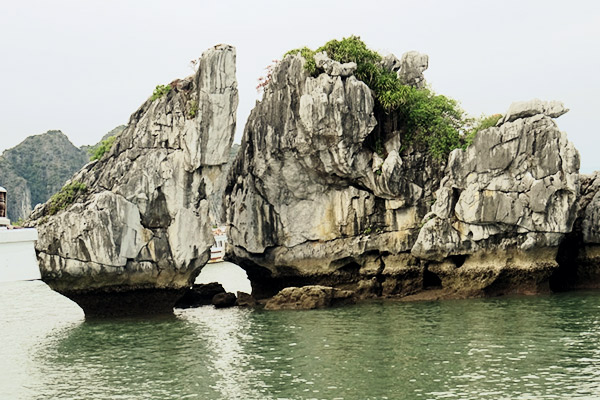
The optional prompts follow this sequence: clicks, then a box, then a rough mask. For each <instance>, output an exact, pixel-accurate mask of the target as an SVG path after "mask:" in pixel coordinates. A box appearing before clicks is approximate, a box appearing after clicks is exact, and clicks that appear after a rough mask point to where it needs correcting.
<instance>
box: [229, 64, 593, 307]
mask: <svg viewBox="0 0 600 400" xmlns="http://www.w3.org/2000/svg"><path fill="white" fill-rule="evenodd" d="M304 62H305V60H304V58H303V57H301V56H300V54H298V55H288V56H287V57H286V58H284V60H283V61H281V62H280V63H279V64H278V65H277V67H276V68H275V70H274V72H273V74H272V80H271V81H270V82H269V84H268V85H267V87H266V89H265V92H264V97H263V100H262V101H260V102H258V103H257V105H256V107H255V109H254V110H253V111H252V113H251V115H250V117H249V120H248V122H247V124H246V127H245V131H244V137H243V140H242V147H241V150H240V154H239V155H238V158H237V160H236V163H235V165H234V167H233V168H232V171H231V173H230V175H229V184H228V188H227V191H226V196H227V198H226V200H225V201H226V204H227V207H226V208H227V212H228V223H229V227H230V230H229V239H230V246H229V248H228V249H227V256H226V258H228V259H230V260H232V261H233V262H235V263H237V264H239V265H240V266H242V267H243V268H244V269H245V270H246V271H247V273H248V276H249V278H250V280H251V281H252V285H253V295H255V296H257V297H268V296H272V295H274V294H275V293H276V292H277V291H279V290H281V289H282V288H284V287H286V286H305V285H327V286H335V287H337V288H346V289H348V288H349V289H352V290H354V291H356V293H357V294H358V295H359V296H360V297H376V296H406V295H410V294H412V293H417V292H419V291H422V290H424V289H432V288H435V289H442V290H443V292H442V295H447V296H460V297H463V296H473V295H475V296H480V295H495V294H502V293H512V292H518V293H533V292H540V291H542V292H543V291H548V290H550V278H551V276H552V274H554V273H555V272H556V271H557V269H558V267H559V265H558V262H557V261H556V258H557V254H558V250H559V246H560V244H561V243H562V242H563V240H564V238H565V236H566V235H567V234H569V232H571V231H572V229H573V225H574V222H575V219H576V215H577V198H578V196H579V174H578V169H579V155H578V153H577V151H576V150H575V148H574V147H573V145H572V144H571V143H570V142H569V141H568V140H567V137H566V134H565V133H562V132H560V130H559V129H558V128H557V126H556V124H555V122H554V121H553V119H552V118H556V117H559V116H560V115H562V114H564V113H565V112H567V111H568V110H567V109H566V108H565V107H564V106H563V105H562V103H559V102H542V101H540V100H533V101H529V102H519V103H514V104H513V105H511V107H510V108H509V110H508V112H507V113H506V115H505V116H504V117H503V118H502V119H501V120H500V121H499V122H498V124H497V126H496V127H491V128H488V129H486V130H483V131H481V132H479V133H478V134H477V136H476V138H475V140H474V142H473V144H472V145H471V146H470V147H469V148H468V149H467V150H463V149H457V150H454V151H453V152H452V153H451V154H450V157H449V159H448V160H447V162H445V161H441V162H439V161H436V160H435V159H433V158H432V157H431V156H429V155H428V153H427V152H425V151H423V149H420V148H419V147H418V146H416V145H405V146H402V143H401V137H402V132H401V131H400V130H401V129H402V128H401V127H399V125H398V123H397V120H396V119H395V117H394V116H393V115H388V114H386V113H382V112H381V111H380V110H378V109H377V107H375V104H374V100H373V97H372V96H371V93H370V89H369V88H368V87H367V86H366V85H365V84H364V83H363V82H361V81H359V80H357V79H356V78H355V77H354V76H353V75H352V71H354V68H353V66H352V65H346V64H340V63H337V64H336V63H335V62H333V61H332V60H329V59H327V56H326V54H324V53H317V55H316V56H315V62H316V65H317V67H318V68H320V70H319V71H320V72H321V74H320V75H318V76H316V77H314V76H310V75H309V74H308V73H306V72H305V70H304V68H303V66H304ZM338 64H339V65H338ZM380 65H382V66H383V67H384V68H387V69H388V70H390V71H398V77H399V78H400V80H401V81H402V82H403V83H405V84H409V85H411V86H413V87H417V88H419V87H422V86H423V85H424V80H423V71H424V70H425V69H426V68H427V65H428V58H427V56H426V55H421V54H419V53H416V52H410V53H407V54H405V55H404V56H403V57H402V59H401V60H400V61H399V60H398V59H397V58H395V57H393V56H387V57H385V58H384V59H383V60H382V61H381V62H380ZM588 209H589V213H593V212H596V211H594V209H593V208H590V207H588ZM594 229H596V230H594ZM584 231H585V232H588V234H587V235H588V237H592V236H594V235H593V232H596V233H597V232H598V229H597V227H596V228H594V227H588V226H587V225H584ZM595 237H596V238H597V237H598V235H596V236H595ZM588 240H592V239H588ZM594 240H595V239H594ZM440 296H441V295H440V293H439V291H438V293H437V294H436V297H440Z"/></svg>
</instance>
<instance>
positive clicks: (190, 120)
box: [29, 45, 238, 315]
mask: <svg viewBox="0 0 600 400" xmlns="http://www.w3.org/2000/svg"><path fill="white" fill-rule="evenodd" d="M235 54H236V53H235V49H234V48H233V47H231V46H228V45H218V46H215V47H214V48H211V49H209V50H207V51H206V52H204V54H203V55H202V58H201V59H200V61H199V68H198V71H197V73H196V74H195V75H194V76H192V77H189V78H186V79H183V80H176V81H174V82H172V84H171V85H169V86H167V87H164V88H162V89H161V88H158V87H157V90H156V91H155V94H154V95H153V96H152V97H151V98H149V99H148V100H147V101H146V102H145V103H144V104H143V105H142V106H141V107H140V108H139V109H138V110H137V111H136V112H135V113H133V114H132V116H131V118H130V121H129V124H128V126H127V128H126V129H125V130H124V131H123V132H122V133H121V134H120V135H119V136H118V137H117V138H116V140H115V143H114V145H113V146H112V148H111V149H110V151H108V152H107V153H106V154H105V155H104V156H103V157H102V158H101V159H100V160H98V161H94V162H91V163H89V164H87V165H86V166H84V167H83V169H82V170H81V171H79V172H78V173H76V174H75V176H73V177H72V178H71V180H70V181H69V182H68V184H67V185H66V186H65V188H63V189H62V191H63V195H62V197H63V199H65V200H64V201H63V202H62V203H60V204H59V205H58V206H57V204H55V203H53V201H52V200H51V201H49V202H48V203H46V204H45V205H43V206H41V207H38V208H36V210H35V211H34V213H33V214H32V217H31V221H30V223H29V224H30V225H35V226H36V227H37V229H38V232H39V237H40V240H38V242H37V245H36V251H37V255H38V261H39V264H40V270H41V272H42V279H43V280H44V282H46V283H47V284H48V285H49V286H50V287H51V288H52V289H54V290H56V291H58V292H60V293H62V294H64V295H65V296H67V297H70V298H72V299H73V300H75V301H76V302H78V303H79V304H80V305H81V306H82V308H83V309H84V311H85V313H86V315H94V314H97V313H100V314H101V313H104V312H106V308H107V307H111V304H114V301H112V300H111V296H113V295H114V294H115V293H128V292H135V293H136V296H135V297H132V298H135V299H138V301H139V303H140V307H133V306H132V307H131V310H132V313H133V312H135V313H137V312H138V311H140V310H141V312H144V313H153V312H171V311H172V308H173V305H174V303H175V302H176V300H177V298H178V297H179V296H181V294H182V293H183V291H184V290H185V289H186V288H189V287H191V286H192V284H193V282H194V279H195V278H196V276H197V275H198V273H199V272H200V269H201V268H202V266H204V264H206V262H207V261H208V259H209V257H210V247H211V245H212V244H213V242H214V239H213V235H212V232H211V226H212V224H213V221H212V219H211V216H210V214H211V213H210V210H211V208H212V207H211V206H210V204H209V199H210V195H211V194H212V193H214V192H215V191H219V190H222V189H219V188H218V187H217V185H218V180H219V177H220V176H221V174H222V171H223V169H224V168H225V165H226V164H227V162H228V159H229V152H230V147H231V144H232V141H233V136H234V132H235V122H236V119H235V118H236V108H237V103H238V95H237V83H236V78H235V57H236V55H235ZM157 291H159V292H160V291H162V292H164V293H172V296H163V297H157V296H155V293H156V292H157ZM146 292H147V293H149V297H148V298H145V296H144V293H146ZM86 296H87V297H90V298H92V299H93V301H86V300H85V298H86ZM159 298H160V301H158V300H157V299H159ZM103 299H105V300H106V304H103V301H102V300H103ZM121 311H122V312H125V313H126V312H127V310H121Z"/></svg>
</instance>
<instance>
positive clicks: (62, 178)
mask: <svg viewBox="0 0 600 400" xmlns="http://www.w3.org/2000/svg"><path fill="white" fill-rule="evenodd" d="M124 128H125V127H124V126H118V127H117V128H115V129H113V130H112V131H110V132H108V133H107V134H106V135H105V136H104V137H103V138H102V140H104V139H106V138H107V137H109V136H113V135H115V134H120V133H121V132H122V131H123V129H124ZM102 140H101V141H102ZM93 147H95V146H82V147H81V148H77V147H75V145H73V143H71V141H70V140H69V138H68V137H67V136H66V135H65V134H64V133H62V132H61V131H57V130H52V131H48V132H46V133H43V134H41V135H35V136H30V137H28V138H27V139H25V140H24V141H23V142H21V143H20V144H18V145H17V146H15V147H13V148H11V149H8V150H5V151H4V153H2V155H0V186H3V187H5V188H6V190H7V191H8V210H7V213H8V218H10V219H11V220H12V221H17V220H18V219H19V218H22V219H25V218H27V217H28V216H29V213H31V210H32V209H33V207H35V205H36V204H38V203H45V202H46V201H47V200H48V199H49V198H50V197H51V196H52V195H53V194H54V193H56V192H58V191H59V190H60V188H61V187H62V186H63V185H64V183H65V182H66V181H67V179H69V178H71V176H73V174H74V173H75V172H77V171H79V169H81V167H83V166H84V165H85V164H86V163H87V162H88V160H89V158H90V155H89V153H88V150H89V149H91V148H93Z"/></svg>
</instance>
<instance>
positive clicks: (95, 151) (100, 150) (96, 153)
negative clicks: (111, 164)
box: [88, 135, 117, 161]
mask: <svg viewBox="0 0 600 400" xmlns="http://www.w3.org/2000/svg"><path fill="white" fill-rule="evenodd" d="M116 139H117V136H116V135H115V136H110V137H108V138H107V139H104V140H103V141H102V142H100V143H99V144H97V145H96V146H94V147H92V148H91V149H89V150H88V151H89V153H90V161H94V160H99V159H101V158H102V156H104V154H106V153H107V152H108V151H109V150H110V149H111V148H112V146H113V144H114V143H115V140H116Z"/></svg>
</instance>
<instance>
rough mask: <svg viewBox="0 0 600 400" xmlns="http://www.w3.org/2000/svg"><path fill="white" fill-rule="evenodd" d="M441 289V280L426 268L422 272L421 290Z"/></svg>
mask: <svg viewBox="0 0 600 400" xmlns="http://www.w3.org/2000/svg"><path fill="white" fill-rule="evenodd" d="M441 287H442V280H441V279H440V277H439V276H438V275H437V274H436V273H434V272H431V271H430V270H429V269H428V268H425V271H423V289H436V288H441Z"/></svg>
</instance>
